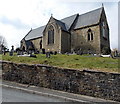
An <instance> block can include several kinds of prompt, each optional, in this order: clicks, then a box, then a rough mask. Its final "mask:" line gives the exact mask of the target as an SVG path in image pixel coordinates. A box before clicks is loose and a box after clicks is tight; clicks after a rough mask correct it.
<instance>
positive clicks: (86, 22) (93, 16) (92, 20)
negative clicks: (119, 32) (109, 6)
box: [74, 8, 102, 29]
mask: <svg viewBox="0 0 120 104" xmlns="http://www.w3.org/2000/svg"><path fill="white" fill-rule="evenodd" d="M101 13H102V8H99V9H96V10H93V11H90V12H87V13H85V14H82V15H79V17H78V20H77V23H76V26H75V28H74V29H77V28H81V27H85V26H90V25H93V24H97V23H98V22H99V20H100V16H101Z"/></svg>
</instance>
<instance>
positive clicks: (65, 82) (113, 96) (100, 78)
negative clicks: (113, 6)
mask: <svg viewBox="0 0 120 104" xmlns="http://www.w3.org/2000/svg"><path fill="white" fill-rule="evenodd" d="M0 63H2V78H3V80H9V81H15V82H19V83H22V84H29V85H35V86H40V87H45V88H50V89H54V90H61V91H66V92H70V93H75V94H82V95H88V96H93V97H99V98H104V99H109V100H115V101H120V73H108V72H98V71H91V70H83V71H80V70H75V69H65V68H58V67H53V66H47V65H27V64H16V63H12V62H7V61H6V62H5V61H4V62H3V61H1V62H0Z"/></svg>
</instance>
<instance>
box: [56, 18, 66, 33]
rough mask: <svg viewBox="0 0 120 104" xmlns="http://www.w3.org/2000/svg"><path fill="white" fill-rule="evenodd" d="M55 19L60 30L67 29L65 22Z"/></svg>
mask: <svg viewBox="0 0 120 104" xmlns="http://www.w3.org/2000/svg"><path fill="white" fill-rule="evenodd" d="M55 20H56V23H57V24H58V25H59V26H60V27H61V29H62V30H64V31H68V30H67V28H66V26H65V23H63V22H62V21H60V20H57V19H55Z"/></svg>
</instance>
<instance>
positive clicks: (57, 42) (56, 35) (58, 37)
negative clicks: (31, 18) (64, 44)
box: [42, 19, 61, 52]
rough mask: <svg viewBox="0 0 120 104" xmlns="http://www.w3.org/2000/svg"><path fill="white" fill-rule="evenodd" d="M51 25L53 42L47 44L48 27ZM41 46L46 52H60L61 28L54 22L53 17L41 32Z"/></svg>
mask: <svg viewBox="0 0 120 104" xmlns="http://www.w3.org/2000/svg"><path fill="white" fill-rule="evenodd" d="M50 25H52V26H53V27H54V44H48V27H49V26H50ZM43 40H44V41H43V42H42V44H43V48H44V49H45V51H46V52H48V51H52V52H55V51H57V52H61V28H60V27H59V26H58V25H57V24H56V23H55V21H54V20H53V19H51V21H50V22H49V23H48V25H47V26H46V29H45V31H44V32H43Z"/></svg>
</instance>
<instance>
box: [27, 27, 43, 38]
mask: <svg viewBox="0 0 120 104" xmlns="http://www.w3.org/2000/svg"><path fill="white" fill-rule="evenodd" d="M44 28H45V26H42V27H39V28H36V29H32V31H31V32H29V33H28V34H27V35H26V37H25V40H31V39H34V38H39V37H41V36H43V33H42V32H43V30H44Z"/></svg>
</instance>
